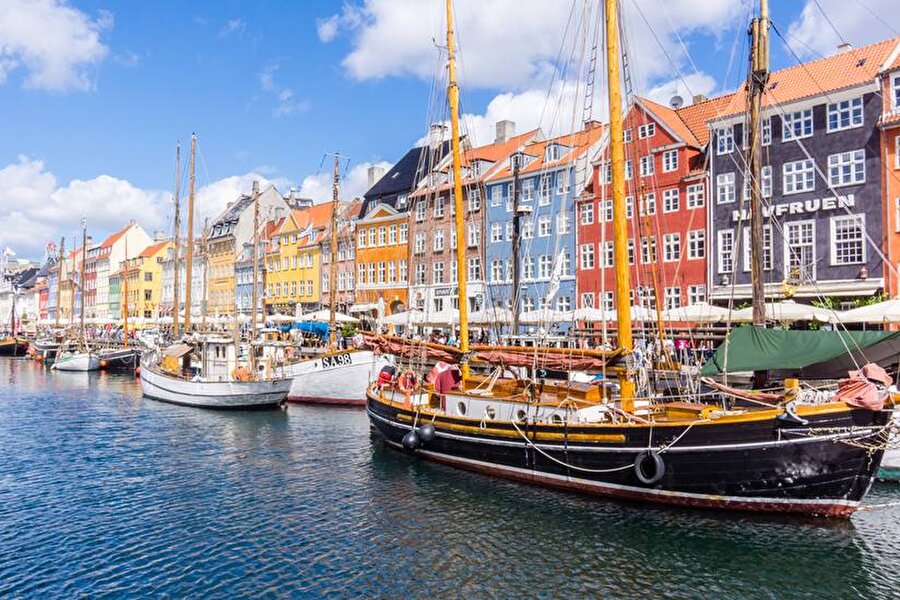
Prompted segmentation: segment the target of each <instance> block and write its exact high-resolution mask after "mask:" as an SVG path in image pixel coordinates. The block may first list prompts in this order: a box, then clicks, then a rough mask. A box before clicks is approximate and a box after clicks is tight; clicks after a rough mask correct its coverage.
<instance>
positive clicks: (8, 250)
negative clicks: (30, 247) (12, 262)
mask: <svg viewBox="0 0 900 600" xmlns="http://www.w3.org/2000/svg"><path fill="white" fill-rule="evenodd" d="M15 255H16V253H15V251H13V249H12V248H10V247H9V246H7V247H6V250H4V251H3V256H15Z"/></svg>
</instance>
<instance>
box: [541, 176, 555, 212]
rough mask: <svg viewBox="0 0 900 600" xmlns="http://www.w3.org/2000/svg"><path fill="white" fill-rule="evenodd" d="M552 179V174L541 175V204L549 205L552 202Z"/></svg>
mask: <svg viewBox="0 0 900 600" xmlns="http://www.w3.org/2000/svg"><path fill="white" fill-rule="evenodd" d="M551 188H552V185H551V181H550V175H549V174H545V175H542V176H541V193H540V198H539V199H538V204H539V205H540V206H547V205H548V204H550V192H551Z"/></svg>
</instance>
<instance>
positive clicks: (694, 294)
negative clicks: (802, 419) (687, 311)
mask: <svg viewBox="0 0 900 600" xmlns="http://www.w3.org/2000/svg"><path fill="white" fill-rule="evenodd" d="M700 302H706V286H705V285H703V284H702V283H695V284H691V285H689V286H688V305H689V306H690V305H692V304H699V303H700Z"/></svg>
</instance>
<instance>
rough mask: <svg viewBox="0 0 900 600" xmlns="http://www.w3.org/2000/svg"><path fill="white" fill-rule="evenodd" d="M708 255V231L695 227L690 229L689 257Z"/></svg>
mask: <svg viewBox="0 0 900 600" xmlns="http://www.w3.org/2000/svg"><path fill="white" fill-rule="evenodd" d="M704 256H706V231H705V230H703V229H695V230H693V231H688V259H691V260H693V259H695V258H703V257H704Z"/></svg>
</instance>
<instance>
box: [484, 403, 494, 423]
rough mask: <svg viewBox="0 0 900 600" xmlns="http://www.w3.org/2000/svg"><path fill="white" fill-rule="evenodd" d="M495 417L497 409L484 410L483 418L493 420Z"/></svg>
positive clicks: (487, 408) (488, 408) (490, 407)
mask: <svg viewBox="0 0 900 600" xmlns="http://www.w3.org/2000/svg"><path fill="white" fill-rule="evenodd" d="M496 416H497V409H495V408H494V407H493V406H488V407H486V408H485V409H484V418H485V419H491V420H493V419H494V418H495V417H496Z"/></svg>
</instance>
